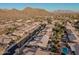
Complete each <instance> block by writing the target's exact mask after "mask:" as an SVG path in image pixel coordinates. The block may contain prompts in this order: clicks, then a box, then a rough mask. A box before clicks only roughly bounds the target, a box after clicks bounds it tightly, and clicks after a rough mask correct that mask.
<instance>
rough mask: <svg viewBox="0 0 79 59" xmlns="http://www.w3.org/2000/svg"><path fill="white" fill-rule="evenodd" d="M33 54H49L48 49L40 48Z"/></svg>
mask: <svg viewBox="0 0 79 59" xmlns="http://www.w3.org/2000/svg"><path fill="white" fill-rule="evenodd" d="M35 55H50V52H48V51H43V50H41V49H40V48H38V49H37V51H36V53H35Z"/></svg>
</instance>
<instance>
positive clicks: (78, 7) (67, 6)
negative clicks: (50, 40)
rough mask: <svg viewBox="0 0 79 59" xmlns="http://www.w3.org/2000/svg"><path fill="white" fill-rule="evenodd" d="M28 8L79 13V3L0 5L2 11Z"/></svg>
mask: <svg viewBox="0 0 79 59" xmlns="http://www.w3.org/2000/svg"><path fill="white" fill-rule="evenodd" d="M26 7H32V8H40V9H46V10H48V11H54V10H73V11H79V3H0V9H12V8H15V9H24V8H26Z"/></svg>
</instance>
